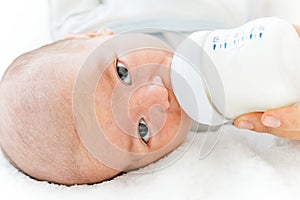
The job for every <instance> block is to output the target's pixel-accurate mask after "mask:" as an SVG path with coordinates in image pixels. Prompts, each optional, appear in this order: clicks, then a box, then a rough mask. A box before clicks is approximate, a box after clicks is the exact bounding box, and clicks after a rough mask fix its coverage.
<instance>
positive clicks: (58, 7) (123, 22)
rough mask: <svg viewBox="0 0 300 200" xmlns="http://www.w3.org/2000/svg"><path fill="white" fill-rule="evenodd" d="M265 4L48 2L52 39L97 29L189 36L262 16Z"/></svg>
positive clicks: (244, 0) (252, 0)
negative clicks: (163, 31) (147, 30)
mask: <svg viewBox="0 0 300 200" xmlns="http://www.w3.org/2000/svg"><path fill="white" fill-rule="evenodd" d="M267 1H268V0H102V1H101V0H50V6H51V11H50V12H51V27H52V34H53V37H54V38H55V39H61V38H63V37H64V36H65V35H66V34H68V33H78V32H85V31H96V30H98V29H99V28H101V27H108V28H111V29H112V30H113V31H114V32H116V33H118V32H123V31H128V30H132V29H137V28H148V27H151V28H161V29H167V30H173V31H179V32H193V31H197V30H205V29H206V30H207V29H214V28H232V27H234V26H239V25H241V24H244V23H246V22H247V21H249V20H251V19H254V18H257V17H260V16H263V13H264V10H265V9H266V5H267Z"/></svg>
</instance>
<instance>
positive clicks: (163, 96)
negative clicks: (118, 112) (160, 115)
mask: <svg viewBox="0 0 300 200" xmlns="http://www.w3.org/2000/svg"><path fill="white" fill-rule="evenodd" d="M156 105H160V106H162V108H163V110H167V109H168V108H169V106H170V103H169V96H168V90H167V88H166V87H165V86H164V84H163V82H162V80H161V78H160V77H159V76H155V77H153V78H152V80H151V81H150V82H149V83H148V84H146V85H144V86H142V87H140V88H138V89H137V90H136V91H135V92H134V93H133V95H132V96H131V99H130V112H131V115H132V117H133V118H134V120H138V119H139V118H140V117H142V116H141V115H143V116H147V115H148V113H149V112H150V109H151V108H152V107H153V106H156Z"/></svg>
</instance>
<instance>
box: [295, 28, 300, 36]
mask: <svg viewBox="0 0 300 200" xmlns="http://www.w3.org/2000/svg"><path fill="white" fill-rule="evenodd" d="M294 27H295V29H296V31H297V33H298V35H299V37H300V26H299V25H294Z"/></svg>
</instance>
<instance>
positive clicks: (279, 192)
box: [0, 0, 300, 200]
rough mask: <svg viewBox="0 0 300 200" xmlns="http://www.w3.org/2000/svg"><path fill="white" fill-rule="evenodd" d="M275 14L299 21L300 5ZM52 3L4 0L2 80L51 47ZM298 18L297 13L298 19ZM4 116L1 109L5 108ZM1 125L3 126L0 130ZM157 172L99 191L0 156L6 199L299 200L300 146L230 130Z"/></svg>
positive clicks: (1, 191) (282, 6)
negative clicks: (25, 58) (42, 178)
mask: <svg viewBox="0 0 300 200" xmlns="http://www.w3.org/2000/svg"><path fill="white" fill-rule="evenodd" d="M272 2H273V3H272V6H271V7H269V8H268V9H269V10H268V12H269V13H270V15H277V16H279V17H283V18H285V19H287V20H289V21H291V22H293V23H299V24H300V1H298V0H273V1H272ZM47 3H48V2H47V1H46V0H9V1H5V0H1V1H0V75H2V73H3V72H4V70H5V69H6V68H7V67H8V65H9V64H10V63H11V62H12V60H13V59H14V58H16V57H17V56H19V55H20V54H21V53H23V52H26V51H28V50H31V49H34V48H37V47H39V46H41V45H44V44H46V43H49V42H51V39H50V36H49V28H48V20H49V19H48V10H47V9H48V7H47V5H48V4H47ZM298 13H299V14H298ZM0 112H1V111H0ZM0 128H1V127H0ZM197 145H200V143H197V142H196V143H195V145H194V146H193V148H191V149H190V152H189V154H186V155H185V156H184V157H183V158H182V159H180V160H179V161H178V162H177V163H175V164H174V165H172V166H171V167H169V168H167V169H164V170H161V171H159V172H157V173H154V174H147V175H133V174H126V175H123V176H121V177H118V178H116V179H114V180H112V181H109V182H105V183H102V184H97V185H94V186H81V187H72V188H67V187H61V186H57V185H50V184H47V183H41V182H37V181H34V180H32V179H29V178H28V177H27V176H25V175H23V174H21V173H19V172H18V171H17V170H15V169H14V168H13V167H11V165H10V164H9V163H8V162H7V161H6V160H5V159H4V158H3V155H1V153H0V199H3V200H6V199H31V200H33V199H82V198H85V199H130V200H132V199H155V198H157V199H167V198H168V199H205V200H207V199H239V200H240V199H272V200H275V199H299V198H300V143H299V142H298V141H290V140H284V139H279V138H276V137H273V136H269V135H262V134H255V133H251V132H247V131H239V130H236V129H234V128H232V127H225V130H224V134H223V135H222V137H221V140H220V141H219V144H218V145H217V147H216V149H215V150H214V152H213V153H212V154H211V155H210V156H209V157H208V158H207V159H206V160H204V161H200V160H198V159H197V153H198V151H199V148H197Z"/></svg>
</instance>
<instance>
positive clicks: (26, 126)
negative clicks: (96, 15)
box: [0, 40, 119, 185]
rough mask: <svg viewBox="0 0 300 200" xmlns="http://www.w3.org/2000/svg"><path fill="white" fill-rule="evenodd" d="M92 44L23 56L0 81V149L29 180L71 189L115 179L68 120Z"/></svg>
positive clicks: (73, 43) (67, 44)
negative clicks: (76, 84)
mask: <svg viewBox="0 0 300 200" xmlns="http://www.w3.org/2000/svg"><path fill="white" fill-rule="evenodd" d="M96 44H97V42H95V41H90V40H65V41H60V42H57V43H54V44H51V45H48V46H44V47H42V48H40V49H37V50H34V51H32V52H29V53H26V54H24V55H21V56H20V57H19V58H17V59H16V60H15V61H14V62H13V63H12V65H11V66H10V68H9V69H8V70H7V72H6V73H5V75H4V77H3V79H2V81H1V86H0V102H1V104H0V106H1V108H0V109H1V113H0V126H1V129H0V144H1V147H2V149H3V151H4V152H5V154H6V155H7V157H8V158H9V159H10V160H11V161H12V163H14V165H15V166H16V167H18V168H19V169H20V170H21V171H23V172H24V173H26V174H28V175H30V176H31V177H33V178H36V179H38V180H46V181H50V182H54V183H60V184H67V185H71V184H83V183H95V182H100V181H102V180H105V179H107V178H111V177H113V176H115V175H116V174H118V173H119V172H118V171H115V170H112V169H107V168H106V167H105V166H103V165H102V164H101V163H99V162H98V161H97V160H96V159H94V158H93V157H92V156H91V155H90V154H89V153H88V152H87V150H86V149H85V148H84V146H83V145H82V144H81V142H80V140H79V137H78V135H77V133H76V128H75V126H74V121H73V117H72V116H73V115H72V91H73V86H74V82H75V78H76V74H77V72H78V70H79V68H80V65H81V63H82V62H83V61H84V60H85V58H86V57H87V55H88V54H89V52H90V51H92V50H93V48H94V47H95V46H96Z"/></svg>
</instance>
